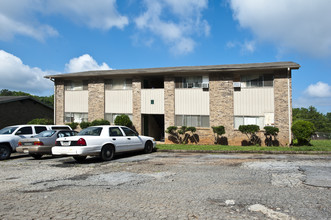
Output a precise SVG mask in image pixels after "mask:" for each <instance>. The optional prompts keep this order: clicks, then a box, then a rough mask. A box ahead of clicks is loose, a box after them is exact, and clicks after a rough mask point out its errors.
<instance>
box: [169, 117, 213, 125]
mask: <svg viewBox="0 0 331 220" xmlns="http://www.w3.org/2000/svg"><path fill="white" fill-rule="evenodd" d="M175 124H176V126H188V127H191V126H192V127H209V115H176V122H175Z"/></svg>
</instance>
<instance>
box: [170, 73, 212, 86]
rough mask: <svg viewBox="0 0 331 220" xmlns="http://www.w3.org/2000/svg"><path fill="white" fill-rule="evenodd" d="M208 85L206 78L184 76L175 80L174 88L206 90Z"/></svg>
mask: <svg viewBox="0 0 331 220" xmlns="http://www.w3.org/2000/svg"><path fill="white" fill-rule="evenodd" d="M208 84H209V78H208V76H186V77H176V78H175V87H176V88H208Z"/></svg>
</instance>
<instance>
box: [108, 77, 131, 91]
mask: <svg viewBox="0 0 331 220" xmlns="http://www.w3.org/2000/svg"><path fill="white" fill-rule="evenodd" d="M105 89H106V90H123V89H132V79H121V78H119V79H108V80H106V81H105Z"/></svg>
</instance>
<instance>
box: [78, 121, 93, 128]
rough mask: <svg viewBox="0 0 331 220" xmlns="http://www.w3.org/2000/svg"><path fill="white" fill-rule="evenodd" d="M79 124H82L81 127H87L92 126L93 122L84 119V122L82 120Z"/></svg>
mask: <svg viewBox="0 0 331 220" xmlns="http://www.w3.org/2000/svg"><path fill="white" fill-rule="evenodd" d="M79 126H80V128H81V129H85V128H87V127H90V126H91V123H90V122H88V121H83V122H81V123H80V124H79Z"/></svg>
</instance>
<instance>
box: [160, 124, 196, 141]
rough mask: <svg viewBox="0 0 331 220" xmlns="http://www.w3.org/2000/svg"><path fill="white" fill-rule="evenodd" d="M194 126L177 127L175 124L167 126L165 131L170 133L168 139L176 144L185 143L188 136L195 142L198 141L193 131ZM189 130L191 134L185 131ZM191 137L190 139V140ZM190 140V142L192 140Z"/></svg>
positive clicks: (194, 129)
mask: <svg viewBox="0 0 331 220" xmlns="http://www.w3.org/2000/svg"><path fill="white" fill-rule="evenodd" d="M196 130H197V129H196V128H195V127H186V126H182V127H177V126H169V127H168V128H167V129H166V130H165V132H166V133H168V134H170V135H171V137H169V139H170V140H171V141H173V142H175V143H178V144H187V143H188V140H189V139H190V138H192V139H193V141H194V142H195V143H197V142H198V140H197V139H196V137H195V134H194V132H196ZM188 131H189V132H191V133H192V135H189V134H187V133H186V132H188ZM192 139H190V140H191V141H192ZM193 141H192V142H193Z"/></svg>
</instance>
